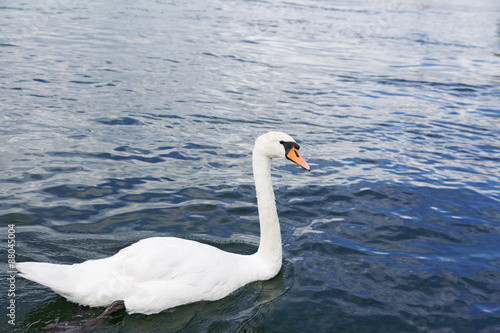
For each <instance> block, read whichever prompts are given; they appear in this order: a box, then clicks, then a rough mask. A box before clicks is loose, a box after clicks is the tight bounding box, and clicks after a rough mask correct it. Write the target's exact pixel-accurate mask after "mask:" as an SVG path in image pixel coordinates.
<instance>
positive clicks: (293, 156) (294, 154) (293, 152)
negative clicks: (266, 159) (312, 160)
mask: <svg viewBox="0 0 500 333" xmlns="http://www.w3.org/2000/svg"><path fill="white" fill-rule="evenodd" d="M286 158H288V159H289V160H290V161H292V162H295V163H297V164H298V165H300V166H301V167H303V168H304V169H306V170H311V167H310V166H309V164H307V162H306V161H304V159H303V158H302V156H300V154H299V150H298V149H297V148H295V147H293V148H292V149H290V151H289V152H288V154H286Z"/></svg>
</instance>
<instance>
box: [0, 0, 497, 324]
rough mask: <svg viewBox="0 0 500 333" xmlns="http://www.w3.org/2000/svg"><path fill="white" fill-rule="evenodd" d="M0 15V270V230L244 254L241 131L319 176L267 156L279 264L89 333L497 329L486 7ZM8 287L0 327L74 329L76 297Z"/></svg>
mask: <svg viewBox="0 0 500 333" xmlns="http://www.w3.org/2000/svg"><path fill="white" fill-rule="evenodd" d="M0 16H1V20H0V57H1V58H0V59H1V69H0V102H1V103H0V108H1V109H0V110H1V113H0V114H1V116H2V118H1V119H2V120H1V124H2V126H1V128H0V131H1V136H0V149H1V158H0V163H1V171H0V184H1V185H0V186H1V189H2V190H1V192H0V209H1V210H2V211H1V212H0V219H1V221H2V225H3V227H2V228H3V229H2V230H4V231H2V234H3V235H4V236H2V237H3V238H2V244H3V245H2V247H1V248H2V252H1V253H2V256H1V257H2V259H1V265H2V272H4V273H5V272H7V271H8V266H7V262H8V255H7V249H8V247H7V236H6V235H7V227H6V225H8V224H15V232H16V233H15V235H16V238H15V240H16V248H15V250H16V254H17V258H16V260H17V261H27V260H35V261H49V262H54V263H68V264H69V263H74V262H80V261H83V260H87V259H93V258H101V257H105V256H109V255H112V254H113V253H116V251H118V250H119V249H120V248H123V247H125V246H127V245H129V244H132V243H134V242H136V241H138V240H139V239H142V238H145V237H150V236H157V235H165V236H167V235H169V236H172V235H173V236H179V237H185V238H189V239H195V240H199V241H202V242H207V243H210V244H213V245H215V246H218V247H221V248H223V249H227V250H230V251H235V252H239V253H251V252H252V251H254V250H255V249H256V246H257V243H258V232H259V230H258V225H257V223H256V219H257V208H256V203H255V199H254V187H253V180H252V170H251V156H250V152H251V149H252V145H253V140H254V139H255V138H256V137H257V136H258V135H260V134H262V133H264V132H266V131H268V130H283V131H286V132H288V133H289V134H290V135H292V136H293V137H294V138H295V139H296V140H297V141H298V142H299V143H300V144H301V146H302V149H301V152H302V155H303V156H304V157H305V158H306V160H307V161H308V162H309V164H310V165H311V166H312V168H313V170H312V171H311V172H305V171H302V170H300V168H299V167H297V166H295V165H292V164H290V163H288V162H286V161H277V162H276V163H275V164H274V169H273V170H274V171H273V174H274V185H275V191H276V198H277V203H278V210H279V214H280V219H281V224H282V237H283V248H284V261H283V263H284V266H283V269H282V271H281V272H280V274H279V275H278V276H277V277H276V278H274V279H272V280H270V281H265V282H256V283H252V284H250V285H248V286H246V287H244V288H242V289H241V290H239V291H237V292H235V293H234V294H233V295H231V296H229V297H227V298H225V299H223V300H220V301H218V302H207V303H196V304H191V305H187V306H183V307H179V308H177V309H173V310H169V311H165V312H163V313H160V314H157V315H153V316H144V315H125V314H120V315H116V316H114V317H113V318H112V319H111V320H109V321H108V322H106V324H105V325H104V326H103V327H102V328H101V329H98V330H97V331H99V332H176V331H179V332H180V331H182V332H199V331H200V332H202V331H210V332H235V331H238V332H273V331H276V332H495V331H496V332H498V330H499V329H500V282H499V281H500V251H499V250H500V248H499V245H498V244H499V242H500V236H499V233H500V210H499V208H498V207H499V202H500V190H499V188H500V164H499V162H500V141H499V135H500V122H499V115H500V108H499V104H500V103H499V102H500V98H499V97H500V66H499V63H500V58H499V55H500V32H499V31H500V23H499V22H500V21H499V17H500V6H499V4H498V2H496V1H488V0H483V1H475V2H471V1H451V0H448V1H446V0H440V1H438V0H436V1H425V0H424V1H417V2H402V1H401V2H399V1H390V0H387V1H368V0H367V1H304V0H292V1H287V2H280V1H272V2H268V1H223V0H212V1H198V0H193V1H181V2H176V1H171V2H169V1H156V2H153V1H144V2H141V3H137V2H136V1H114V2H112V3H110V2H98V1H96V2H88V1H76V2H75V1H65V0H58V1H56V0H49V1H29V2H24V3H15V4H10V3H9V4H3V5H2V7H0ZM3 276H5V275H3ZM15 287H16V295H15V297H14V298H9V297H7V296H6V295H7V292H8V289H9V285H8V283H7V281H6V279H5V278H2V280H1V283H0V289H1V290H2V291H1V294H2V295H3V296H2V299H1V308H2V309H4V310H2V311H1V312H2V315H1V316H0V318H1V321H0V322H1V325H2V328H7V329H8V330H9V331H16V332H33V331H37V330H40V329H41V327H43V326H44V325H46V324H47V323H49V322H53V321H54V320H60V321H64V320H73V318H74V315H73V314H72V313H73V312H74V311H75V310H74V309H75V304H73V303H70V302H67V301H66V300H65V299H64V298H62V297H60V296H57V295H56V294H54V293H53V292H51V291H50V290H48V289H46V288H43V287H41V286H38V285H36V284H34V283H32V282H29V281H26V280H24V279H22V278H20V277H18V278H17V279H16V281H15ZM11 299H14V300H15V302H16V322H15V323H16V325H15V327H12V325H10V324H8V323H7V320H8V319H9V318H8V317H7V316H6V314H7V312H6V311H7V310H5V308H6V306H7V305H8V304H9V303H8V302H9V301H10V300H11ZM101 310H102V309H93V310H91V311H90V313H87V314H84V317H83V318H86V317H90V316H93V315H94V316H95V315H97V314H98V313H99V312H100V311H101ZM76 319H80V317H76Z"/></svg>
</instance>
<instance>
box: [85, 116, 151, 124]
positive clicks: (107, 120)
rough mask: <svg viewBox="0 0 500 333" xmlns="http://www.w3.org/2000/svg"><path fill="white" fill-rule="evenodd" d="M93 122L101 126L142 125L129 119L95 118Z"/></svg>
mask: <svg viewBox="0 0 500 333" xmlns="http://www.w3.org/2000/svg"><path fill="white" fill-rule="evenodd" d="M94 121H95V122H97V123H100V124H103V125H126V126H127V125H142V122H140V121H139V120H136V119H134V118H130V117H120V118H97V119H94Z"/></svg>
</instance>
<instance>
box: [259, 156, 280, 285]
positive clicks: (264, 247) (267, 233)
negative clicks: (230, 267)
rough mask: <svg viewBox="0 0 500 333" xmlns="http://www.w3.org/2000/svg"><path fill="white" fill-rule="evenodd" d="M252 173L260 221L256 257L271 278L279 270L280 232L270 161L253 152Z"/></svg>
mask: <svg viewBox="0 0 500 333" xmlns="http://www.w3.org/2000/svg"><path fill="white" fill-rule="evenodd" d="M253 173H254V178H255V190H256V192H257V205H258V208H259V221H260V244H259V250H258V251H257V254H256V255H257V257H259V259H261V260H262V261H263V262H266V263H267V264H268V265H270V266H271V267H269V266H268V265H266V266H268V269H269V270H270V271H272V273H271V272H269V273H270V274H271V275H272V276H274V275H275V274H277V273H278V271H279V270H280V268H281V262H282V252H281V232H280V225H279V220H278V213H277V211H276V203H275V199H274V192H273V185H272V183H271V159H270V158H269V157H267V156H264V155H262V154H258V153H256V152H255V151H254V154H253Z"/></svg>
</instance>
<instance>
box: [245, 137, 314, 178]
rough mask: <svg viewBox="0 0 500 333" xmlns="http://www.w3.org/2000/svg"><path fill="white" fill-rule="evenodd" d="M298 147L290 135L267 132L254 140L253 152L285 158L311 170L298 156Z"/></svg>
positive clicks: (270, 156)
mask: <svg viewBox="0 0 500 333" xmlns="http://www.w3.org/2000/svg"><path fill="white" fill-rule="evenodd" d="M299 149H300V146H299V145H298V144H297V143H296V142H295V140H294V139H293V138H292V137H291V136H290V135H288V134H285V133H281V132H269V133H266V134H263V135H261V136H259V137H258V138H257V140H255V148H254V153H259V154H262V155H265V156H267V157H269V158H287V159H289V160H290V161H292V162H295V163H297V164H298V165H300V166H301V167H303V168H304V169H306V170H311V168H310V167H309V165H308V164H307V162H306V161H304V159H303V158H302V157H301V156H300V154H299Z"/></svg>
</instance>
